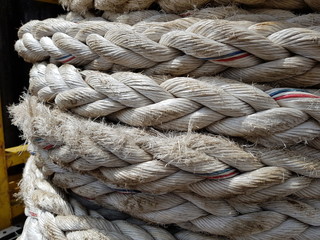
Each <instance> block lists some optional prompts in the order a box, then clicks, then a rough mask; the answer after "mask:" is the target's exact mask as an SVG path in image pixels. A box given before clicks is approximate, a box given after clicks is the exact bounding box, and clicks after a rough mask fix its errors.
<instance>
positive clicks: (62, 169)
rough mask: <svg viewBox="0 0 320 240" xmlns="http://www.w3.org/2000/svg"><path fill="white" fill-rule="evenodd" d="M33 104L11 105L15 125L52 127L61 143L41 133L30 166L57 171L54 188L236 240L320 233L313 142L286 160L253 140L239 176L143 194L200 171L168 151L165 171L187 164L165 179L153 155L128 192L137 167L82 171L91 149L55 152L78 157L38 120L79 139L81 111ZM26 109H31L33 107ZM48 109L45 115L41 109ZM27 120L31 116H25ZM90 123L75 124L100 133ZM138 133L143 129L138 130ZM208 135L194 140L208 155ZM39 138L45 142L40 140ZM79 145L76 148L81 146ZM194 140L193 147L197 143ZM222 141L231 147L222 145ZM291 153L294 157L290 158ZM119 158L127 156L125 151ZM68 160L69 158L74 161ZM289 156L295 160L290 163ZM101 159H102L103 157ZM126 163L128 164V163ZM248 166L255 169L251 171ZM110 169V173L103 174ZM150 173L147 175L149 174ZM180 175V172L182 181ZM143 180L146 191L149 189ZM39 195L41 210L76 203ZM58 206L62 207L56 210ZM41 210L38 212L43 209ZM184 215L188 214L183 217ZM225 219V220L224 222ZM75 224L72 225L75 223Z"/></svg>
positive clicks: (51, 172)
mask: <svg viewBox="0 0 320 240" xmlns="http://www.w3.org/2000/svg"><path fill="white" fill-rule="evenodd" d="M31 102H32V100H31ZM33 104H35V105H33V106H32V107H31V108H30V106H29V107H27V106H26V105H23V104H22V105H19V106H17V107H15V110H14V109H13V110H11V111H15V112H16V115H15V117H16V120H15V122H16V124H17V121H19V122H20V126H21V127H22V125H24V126H23V127H25V128H27V129H29V130H27V129H26V130H27V131H24V132H25V134H27V132H30V129H31V127H30V124H31V125H32V126H33V128H32V129H33V130H32V131H35V132H36V133H37V134H39V135H40V134H41V129H43V130H42V131H44V132H47V135H50V136H51V140H50V141H51V142H53V141H55V143H54V144H52V145H54V147H53V148H51V149H50V150H43V148H44V146H45V145H46V144H45V142H46V141H45V140H46V139H45V138H43V139H45V140H39V139H38V140H37V141H35V142H34V144H32V145H30V147H31V148H33V149H31V150H32V151H36V155H35V156H34V157H33V160H32V161H29V164H31V163H30V162H33V163H34V161H35V162H36V164H37V166H38V167H39V169H41V172H43V174H44V175H47V176H49V175H51V179H52V183H53V184H54V185H55V186H58V187H61V188H63V189H69V190H70V191H72V192H73V193H75V194H77V195H81V196H83V197H85V198H87V199H90V201H92V202H93V203H96V204H98V205H100V206H102V207H112V208H115V209H117V210H120V211H122V212H125V213H128V214H130V215H131V216H134V217H137V218H140V219H143V220H145V221H148V222H154V223H160V224H171V223H175V224H177V225H179V226H181V227H183V228H188V229H191V230H192V231H196V232H197V231H201V232H206V233H209V234H213V235H222V236H225V237H228V238H230V239H264V238H267V237H268V238H270V239H272V238H274V239H280V238H285V237H287V236H285V235H284V234H289V235H290V236H292V238H297V239H299V238H301V239H303V238H306V237H309V236H314V235H312V234H315V233H317V232H318V231H319V230H318V229H319V226H320V223H318V219H319V214H320V211H319V209H318V206H319V203H318V202H319V201H318V200H317V199H318V198H319V192H320V191H319V190H318V189H319V184H318V182H319V180H318V179H317V178H316V177H317V176H319V174H317V172H315V169H314V167H311V166H310V171H308V170H307V171H305V170H306V169H307V166H306V165H305V164H306V163H307V162H308V160H307V158H306V156H309V157H310V159H311V156H314V157H315V156H318V155H319V152H318V151H317V150H311V149H310V148H307V149H305V148H306V147H305V146H303V145H300V146H297V147H296V148H294V149H292V150H291V151H292V152H290V150H282V152H283V153H287V154H288V155H287V158H288V159H287V160H286V159H285V157H284V155H283V156H280V155H279V153H280V152H281V151H280V150H275V151H276V152H272V151H271V152H270V150H269V149H266V150H265V152H263V148H256V147H254V148H252V147H250V146H248V147H246V148H245V149H243V150H242V149H241V148H238V151H239V154H236V155H237V156H235V157H236V158H237V159H235V161H234V163H238V166H239V167H238V168H240V166H242V167H243V168H242V170H241V172H242V173H241V174H240V175H238V176H233V177H231V178H227V179H221V180H219V181H215V180H214V179H210V176H209V179H207V180H204V178H205V177H207V176H201V175H200V176H197V175H196V174H195V175H194V176H195V178H198V180H197V182H196V183H192V184H190V185H189V192H188V191H186V190H187V188H186V186H185V185H180V187H181V188H180V189H177V185H174V186H175V188H174V191H173V192H171V193H163V192H162V193H160V192H158V193H157V194H156V192H153V193H152V192H151V193H147V192H143V191H144V190H146V189H148V185H149V189H153V190H154V191H156V190H157V187H156V186H157V185H158V186H160V188H159V189H160V191H161V186H162V189H163V188H164V186H165V185H164V184H165V182H168V183H169V184H170V182H173V183H174V184H176V183H178V185H179V182H184V183H185V182H186V181H190V179H192V175H193V174H192V173H188V170H187V169H185V168H189V169H190V168H193V169H194V170H197V169H198V168H197V163H196V162H195V163H193V162H182V161H181V160H177V161H174V160H173V158H171V156H164V157H168V158H169V159H170V160H171V161H170V162H168V163H166V164H165V165H164V166H163V169H167V170H168V171H169V172H170V171H172V170H173V169H175V168H177V167H178V168H180V169H181V170H179V171H178V172H177V173H176V174H173V175H175V176H174V177H173V175H172V176H170V177H165V176H164V175H162V172H163V170H161V169H159V168H157V167H155V169H154V168H153V167H150V166H149V167H148V166H147V167H146V168H144V167H143V166H144V165H143V164H144V163H154V162H155V161H154V160H152V159H150V160H149V161H145V162H142V164H141V163H137V164H131V166H134V165H136V166H137V165H139V168H137V169H136V170H134V169H133V168H132V171H137V170H138V169H140V170H141V171H140V172H136V176H137V177H138V178H139V180H140V181H141V184H140V186H142V188H141V189H140V191H131V190H130V188H129V189H128V191H124V190H125V189H121V187H128V186H130V183H129V182H127V181H126V176H127V179H129V181H130V182H131V183H135V182H132V180H133V179H132V176H133V172H132V173H130V172H127V173H120V172H119V168H117V167H114V166H112V167H109V168H106V167H102V168H100V169H99V171H100V174H98V171H95V170H93V171H88V172H86V171H83V170H82V173H79V171H80V169H75V168H74V166H75V165H76V164H75V163H76V162H77V161H78V160H79V161H81V159H84V158H86V157H87V158H86V160H89V158H91V159H93V155H92V153H91V157H90V154H88V153H87V152H83V154H84V155H83V156H82V155H80V154H79V153H78V154H77V156H74V157H73V158H72V157H69V160H68V158H64V157H62V158H60V157H61V156H59V155H55V153H57V152H59V151H60V152H61V151H64V152H66V153H68V152H69V156H70V155H72V153H70V151H69V150H68V149H66V148H64V149H63V146H66V145H61V144H62V141H61V140H60V141H58V139H57V138H56V137H53V136H52V130H53V129H52V128H50V127H49V129H51V134H48V130H47V129H46V128H43V127H42V126H39V123H41V122H42V124H49V125H51V124H53V125H54V126H59V128H63V127H64V126H65V127H66V128H67V129H66V130H67V131H69V135H71V136H73V137H75V138H77V135H78V133H77V132H76V131H74V129H70V127H71V126H70V124H69V123H68V119H70V120H71V119H73V118H74V117H70V115H69V114H64V113H61V115H60V116H59V114H58V112H57V111H52V110H49V109H48V108H47V107H44V105H42V104H36V103H35V102H34V103H33ZM19 108H20V109H21V110H22V109H23V111H24V112H26V114H25V115H24V114H17V112H18V111H20V110H18V109H19ZM26 109H28V110H27V111H26ZM31 109H32V110H31ZM51 111H52V112H51ZM41 112H42V114H40V113H41ZM28 114H31V115H33V116H34V117H33V118H32V119H33V120H31V119H28V117H26V115H28ZM63 115H65V117H67V118H68V119H65V118H62V116H63ZM44 116H47V119H46V120H44V119H43V118H44ZM54 116H56V117H54ZM48 117H49V118H48ZM17 118H20V120H17ZM54 118H57V120H56V121H58V122H60V124H57V122H55V123H52V122H51V123H50V122H48V119H54ZM22 119H24V120H23V121H22ZM58 119H59V120H58ZM77 121H80V122H81V121H85V122H87V123H86V124H79V123H80V122H78V123H77ZM62 122H63V123H62ZM91 124H94V125H96V124H97V123H94V122H92V123H90V122H88V120H84V119H78V120H76V119H73V124H72V125H73V126H75V125H78V126H79V128H82V129H83V126H86V130H87V131H89V132H91V133H92V135H96V134H97V132H92V129H91V127H90V125H91ZM67 125H68V126H67ZM99 125H100V126H99V131H101V132H103V131H104V130H103V129H104V128H105V127H104V126H102V124H99ZM43 126H44V125H43ZM121 128H123V127H121ZM108 130H109V131H108V132H109V135H106V134H104V135H103V136H105V137H110V136H112V135H113V134H112V131H111V130H112V129H110V128H109V129H108ZM121 130H122V131H124V132H125V133H126V136H135V137H138V139H141V138H142V136H143V132H141V131H140V130H138V129H130V128H128V129H125V128H124V129H121ZM130 130H131V131H130ZM132 131H133V132H135V135H134V134H132ZM139 131H140V134H138V133H137V132H139ZM130 132H131V133H130ZM41 135H43V134H41ZM66 135H67V132H66V131H64V132H59V136H65V137H66ZM196 135H197V134H196ZM117 136H118V137H119V134H117ZM30 137H31V136H29V138H30ZM69 137H70V136H69ZM154 137H156V138H157V140H156V142H157V143H158V144H160V143H159V141H158V139H159V136H157V135H154ZM178 137H179V136H178ZM188 137H189V138H191V139H192V137H194V136H192V135H190V136H188ZM162 138H163V136H162ZM31 139H32V137H31ZM47 139H49V138H47ZM160 139H161V136H160ZM209 139H212V140H213V139H215V138H213V137H209V136H207V137H206V138H205V141H204V143H205V145H203V147H202V148H201V147H200V146H201V145H202V144H201V141H199V139H197V140H195V141H194V144H195V145H193V149H195V146H197V145H198V150H200V149H201V150H202V151H205V150H206V149H207V152H206V154H208V151H210V150H211V151H212V150H213V149H211V148H209V146H210V141H208V140H209ZM172 140H174V139H170V141H168V139H167V138H166V144H164V145H161V147H162V148H165V147H166V145H167V143H174V141H172ZM217 140H218V141H222V142H221V143H220V147H219V148H218V149H217V144H218V142H216V143H215V144H214V148H215V149H216V152H217V153H219V152H220V153H221V156H220V157H218V156H217V155H216V154H215V157H216V158H219V160H220V161H221V160H222V159H223V156H225V154H226V150H227V149H228V147H226V146H225V143H226V142H223V139H221V138H218V139H217ZM178 141H179V147H180V148H183V149H184V151H183V153H189V152H190V151H189V150H188V149H186V148H185V147H184V145H183V143H184V142H183V140H182V139H179V140H178ZM78 142H79V141H78ZM81 142H83V143H84V144H88V142H87V140H86V137H85V136H84V135H83V134H82V139H81ZM152 142H153V141H152V139H150V136H149V139H148V143H149V144H150V143H152ZM39 143H40V145H38V144H39ZM79 143H80V142H79ZM133 143H134V142H133V141H129V140H128V141H126V144H129V145H131V146H132V144H133ZM69 144H72V145H73V144H74V143H73V142H69ZM101 144H102V143H101ZM103 144H104V145H103V146H105V147H107V146H108V143H107V142H106V141H104V142H103ZM109 144H111V145H113V147H112V146H111V148H110V149H112V151H113V153H114V154H116V152H117V151H118V152H122V154H123V157H124V156H128V155H126V153H125V152H126V149H127V148H126V147H124V146H123V145H122V146H120V147H119V146H118V145H117V142H115V141H114V139H113V141H109ZM189 144H190V143H189ZM230 144H231V145H230ZM199 145H200V146H199ZM73 146H74V147H75V148H76V146H75V145H73ZM91 146H94V145H91ZM91 146H90V147H89V146H88V145H87V148H85V147H84V146H82V145H81V146H79V148H80V149H82V150H85V149H91ZM115 146H117V147H118V148H116V149H115ZM188 146H190V147H191V145H188ZM229 146H234V147H235V146H236V145H234V144H233V143H231V142H229ZM223 147H224V148H225V149H226V150H223V149H222V148H223ZM75 148H73V149H75ZM129 148H130V151H131V153H132V154H133V156H132V155H131V156H130V155H129V157H128V159H127V161H128V162H127V164H128V163H129V162H136V161H134V160H133V157H134V155H135V154H134V153H135V152H134V151H132V147H129ZM150 148H151V149H156V148H154V147H153V146H150ZM100 149H101V147H100ZM303 149H304V152H306V153H308V154H304V153H303V152H302V151H303ZM92 150H93V151H96V150H97V148H93V149H92ZM172 150H173V149H171V150H168V149H164V152H165V153H168V152H171V151H172ZM190 150H191V149H190ZM244 150H245V151H244ZM230 151H231V152H232V153H233V154H234V153H235V152H234V151H233V149H230ZM246 151H247V153H246ZM298 151H300V153H301V154H302V158H301V162H300V163H301V164H303V165H300V167H299V163H298V162H297V165H296V164H295V163H294V162H293V159H297V154H298ZM104 152H106V151H104ZM183 153H180V154H183ZM240 153H242V155H243V156H247V159H250V158H248V157H250V156H251V158H252V159H253V161H254V162H256V163H255V165H256V168H257V170H254V169H253V170H250V168H251V169H252V167H253V164H252V163H251V162H247V161H245V160H244V161H243V162H242V163H241V164H240V163H239V162H238V161H240V158H239V157H240ZM262 153H263V154H262ZM212 154H213V153H212ZM259 154H260V155H259ZM109 155H110V154H109ZM166 155H167V154H166ZM263 155H265V156H263ZM148 156H151V155H150V153H148ZM160 156H161V155H157V158H158V160H157V162H158V164H159V163H160V162H162V161H166V160H165V158H162V159H159V158H160ZM196 156H197V158H200V157H201V154H200V155H199V154H197V155H196ZM229 156H230V155H229ZM290 156H292V157H291V158H289V157H290ZM181 157H183V156H181ZM188 157H189V159H192V158H191V157H190V156H188ZM74 158H76V159H74ZM97 158H100V159H101V156H96V159H97ZM118 158H120V157H119V156H118ZM70 159H72V160H70ZM184 159H185V158H184ZM226 159H230V157H226ZM265 159H266V160H265ZM268 160H269V161H268ZM66 161H68V163H67V162H66ZM140 161H141V160H140ZM201 161H202V159H201ZM212 161H213V159H211V161H210V162H212ZM260 161H262V162H260ZM279 161H280V163H279ZM281 161H282V163H281ZM286 161H287V162H288V163H290V164H287V165H286V164H285V162H286ZM95 162H96V163H97V161H95ZM100 162H101V164H102V165H104V163H107V162H108V158H106V159H104V160H102V159H101V160H100ZM210 162H208V161H205V163H208V164H205V165H204V164H203V163H204V161H202V162H201V166H202V167H201V170H204V169H206V167H209V166H210ZM302 162H303V163H302ZM272 163H274V164H280V165H282V166H283V167H288V168H289V169H290V171H288V170H286V169H285V168H283V167H280V166H279V167H276V166H264V165H265V164H268V165H269V164H271V165H272ZM314 163H315V164H316V163H317V161H316V160H315V161H314ZM213 164H214V166H217V165H216V163H213ZM245 166H247V170H245V168H246V167H245ZM124 168H127V169H129V168H128V167H124ZM27 169H28V168H27ZM83 169H84V168H83ZM113 169H114V170H116V171H118V173H117V174H116V175H118V176H123V177H124V178H123V181H122V180H119V179H117V180H116V182H115V183H111V184H110V182H109V183H108V182H106V181H104V179H106V178H108V177H110V176H112V170H113ZM295 169H300V171H299V172H303V171H305V173H306V174H308V177H306V176H305V177H303V176H298V175H296V174H294V172H291V171H295ZM153 170H155V171H156V172H157V174H158V175H159V177H160V179H159V180H160V181H159V182H158V183H157V181H158V180H156V179H155V177H154V176H152V175H156V174H155V173H153V174H150V175H148V171H153ZM186 170H187V171H186ZM26 171H27V170H26ZM105 171H106V172H105ZM161 171H162V172H161ZM210 171H211V170H210ZM243 171H248V172H247V173H245V172H243ZM104 173H106V174H105V175H104ZM119 174H120V175H119ZM28 176H29V177H25V180H24V181H25V182H26V183H28V184H30V183H31V182H35V183H36V186H38V184H37V181H29V180H30V174H28ZM101 176H104V179H103V178H101ZM146 176H147V178H145V177H146ZM148 176H149V177H148ZM179 176H180V177H181V178H180V180H179ZM96 177H97V178H96ZM310 177H311V178H310ZM109 179H110V178H109ZM147 179H148V180H147ZM170 179H171V180H170ZM149 181H150V182H149ZM120 183H123V184H124V186H120ZM40 186H45V184H43V183H42V184H41V185H40ZM131 186H132V185H131ZM136 186H138V185H136ZM144 186H145V189H143V187H144ZM167 186H168V184H167ZM41 189H43V188H41ZM41 189H40V190H41ZM190 190H191V191H194V193H192V192H190ZM26 192H28V193H30V192H31V191H30V190H28V191H26ZM37 193H41V194H39V195H37V196H38V197H35V196H33V197H32V200H31V201H34V202H36V204H37V205H36V206H37V207H38V208H39V206H41V207H40V209H50V211H51V212H53V213H55V214H58V215H61V214H62V215H70V213H69V211H70V210H68V209H70V206H71V205H70V204H67V205H65V207H63V208H58V207H56V205H55V203H56V201H58V199H57V200H55V199H56V198H54V197H53V195H52V194H54V192H53V191H50V194H49V195H48V194H46V195H44V193H43V191H40V192H39V191H37ZM155 194H156V195H155ZM158 194H161V195H158ZM201 195H202V196H201ZM203 196H206V197H203ZM219 198H220V199H219ZM29 199H30V198H29ZM28 201H30V200H26V202H27V203H28ZM48 201H50V202H51V203H52V204H48ZM59 201H60V200H59ZM51 206H55V207H54V208H51ZM60 209H61V210H60ZM71 209H72V208H71ZM47 211H48V210H47ZM31 212H34V211H31ZM60 212H61V213H60ZM63 212H64V213H63ZM34 213H35V214H37V213H36V212H34ZM45 216H46V215H45ZM177 216H182V217H181V218H178V217H177ZM51 218H52V217H51ZM52 220H53V219H52ZM52 220H51V221H52ZM57 220H59V221H58V222H59V223H61V224H58V227H59V228H58V229H59V232H61V231H62V234H64V233H63V232H64V231H66V230H67V229H66V228H63V227H62V225H63V224H62V221H63V220H64V218H62V217H58V219H57ZM57 220H55V222H57ZM74 220H75V221H76V222H77V223H76V224H75V225H74V226H78V227H77V229H74V228H71V229H68V230H72V231H79V229H78V228H79V222H80V223H81V222H82V220H81V219H80V218H74ZM43 221H45V220H43ZM46 221H48V220H46ZM86 221H88V220H86ZM221 223H223V224H222V225H221ZM68 226H69V227H70V225H68ZM71 226H72V225H71ZM80 226H82V225H80ZM292 227H294V228H295V230H294V231H291V229H292ZM82 230H84V229H81V231H82ZM85 230H87V229H85ZM50 233H51V231H47V234H50ZM70 234H71V233H70ZM71 235H72V234H71ZM129 237H130V236H129ZM268 238H267V239H268ZM140 239H144V238H140ZM197 239H198V238H197ZM200 239H201V238H200ZM213 239H214V238H213Z"/></svg>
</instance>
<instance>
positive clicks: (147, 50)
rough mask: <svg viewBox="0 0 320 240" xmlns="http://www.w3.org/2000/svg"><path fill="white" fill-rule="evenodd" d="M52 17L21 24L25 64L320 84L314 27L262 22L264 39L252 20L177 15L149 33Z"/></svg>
mask: <svg viewBox="0 0 320 240" xmlns="http://www.w3.org/2000/svg"><path fill="white" fill-rule="evenodd" d="M319 16H320V15H318V14H316V17H315V18H316V19H317V21H316V22H314V23H313V24H318V22H319V19H320V18H319ZM305 18H310V17H308V16H306V17H305ZM299 19H300V18H299ZM55 20H56V21H53V24H51V27H49V26H50V21H51V20H50V19H49V20H47V22H46V23H47V24H46V28H44V29H43V24H44V22H41V23H38V22H37V23H31V24H30V25H31V26H26V27H22V30H21V31H20V33H19V36H20V39H19V40H18V41H17V42H16V44H15V48H16V50H17V52H18V53H19V55H20V56H22V57H23V58H24V59H25V61H28V62H39V61H42V60H46V59H48V58H50V61H51V62H53V63H55V64H61V63H70V64H73V65H75V66H81V67H84V68H86V69H93V70H94V69H95V70H101V71H107V70H112V71H119V69H120V70H121V69H126V70H128V69H129V70H133V69H135V70H137V69H139V70H142V69H145V71H144V73H145V74H147V75H154V74H170V75H175V76H180V75H186V74H188V75H189V76H203V75H214V74H217V73H220V72H221V73H222V76H224V77H228V78H234V79H237V80H241V81H244V82H250V83H251V82H276V84H281V82H282V81H283V82H284V83H285V84H288V83H289V81H292V84H293V85H294V86H297V85H300V86H301V87H305V86H314V85H317V84H318V83H319V81H318V78H317V77H316V76H318V74H319V70H320V66H319V64H318V61H319V57H318V56H319V46H318V43H317V42H316V41H314V39H315V38H318V37H320V33H319V31H318V30H319V29H317V28H315V27H313V28H312V29H308V28H305V27H303V26H302V25H300V24H298V23H295V22H292V21H291V20H290V21H289V20H288V21H289V22H272V23H265V25H266V31H267V33H266V34H268V35H267V36H262V35H263V34H262V32H263V30H262V29H263V27H262V26H263V23H257V24H258V25H257V24H256V23H255V22H249V21H227V20H221V19H220V20H201V19H197V18H181V19H176V20H173V21H169V22H160V23H159V22H155V23H152V22H151V23H149V25H148V24H147V25H146V26H148V28H147V29H146V28H145V27H142V25H144V24H140V25H139V23H138V24H136V25H134V26H129V25H126V24H122V23H111V22H105V21H86V22H83V23H78V24H77V23H73V22H68V21H66V20H62V19H59V20H58V19H55ZM300 20H301V19H300ZM300 20H297V21H300ZM45 21H46V20H45ZM309 21H310V20H309ZM142 22H144V21H142ZM310 24H312V23H310ZM27 25H28V24H27ZM270 25H271V26H270ZM48 29H50V30H48ZM213 29H214V30H213ZM255 30H257V31H255ZM103 36H104V37H103ZM235 36H237V37H235ZM191 45H192V47H190V46H191ZM290 86H291V85H290Z"/></svg>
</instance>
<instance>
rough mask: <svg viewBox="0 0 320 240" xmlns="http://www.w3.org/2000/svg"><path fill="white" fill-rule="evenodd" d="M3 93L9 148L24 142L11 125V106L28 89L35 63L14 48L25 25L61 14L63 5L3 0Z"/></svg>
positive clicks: (0, 46)
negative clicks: (9, 107)
mask: <svg viewBox="0 0 320 240" xmlns="http://www.w3.org/2000/svg"><path fill="white" fill-rule="evenodd" d="M0 2H1V4H0V8H1V10H0V60H1V62H0V96H1V103H2V116H3V125H4V134H5V147H6V148H8V147H13V146H17V145H20V144H21V143H22V140H21V139H20V138H19V136H20V135H21V133H20V132H19V131H18V129H17V128H16V127H14V126H12V125H11V122H10V118H9V116H8V111H7V107H8V106H9V105H11V104H13V103H18V102H19V96H20V95H21V94H22V92H23V91H26V89H27V88H28V82H29V79H28V75H29V70H30V68H31V66H32V65H31V64H28V63H25V62H24V61H23V59H22V58H21V57H19V56H18V54H17V53H16V52H15V50H14V43H15V41H16V40H17V39H18V37H17V31H18V29H19V27H20V26H21V25H23V24H24V23H26V22H28V21H30V20H33V19H38V20H43V19H46V18H50V17H54V18H55V17H57V16H58V15H59V14H62V13H64V10H63V9H62V7H61V6H59V5H57V4H51V3H46V2H39V1H34V0H1V1H0Z"/></svg>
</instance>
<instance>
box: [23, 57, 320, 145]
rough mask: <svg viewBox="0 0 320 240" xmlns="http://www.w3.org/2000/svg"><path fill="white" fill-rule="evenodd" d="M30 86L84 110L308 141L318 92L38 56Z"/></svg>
mask: <svg viewBox="0 0 320 240" xmlns="http://www.w3.org/2000/svg"><path fill="white" fill-rule="evenodd" d="M161 81H162V83H160V82H161ZM266 89H268V90H266ZM29 90H30V92H31V94H32V95H35V96H37V97H38V98H39V100H41V101H45V102H54V103H55V104H56V105H57V106H58V107H59V108H60V109H61V110H71V111H72V112H74V113H76V114H79V115H81V116H84V117H90V118H96V117H101V116H106V117H108V118H109V119H113V120H115V119H116V120H118V121H121V122H123V123H126V124H128V125H131V126H138V127H154V128H157V129H162V130H177V131H188V130H198V129H206V130H208V131H209V132H212V133H216V134H221V135H226V136H233V137H243V138H246V139H248V140H250V141H251V142H254V143H260V144H262V145H264V146H278V147H282V146H283V145H288V146H289V145H294V144H296V143H298V142H301V141H311V140H313V139H314V138H316V137H318V136H319V132H320V126H319V120H320V116H319V114H318V107H317V106H318V104H319V101H320V96H319V95H318V92H317V91H316V90H313V89H309V90H308V89H292V88H274V89H272V88H271V89H270V88H268V87H263V86H259V85H257V86H254V85H248V84H245V83H241V82H238V81H234V80H230V79H225V78H219V77H202V78H199V79H194V78H187V77H177V78H169V79H162V80H161V79H160V80H159V78H154V79H153V78H150V77H148V76H145V75H143V74H139V73H132V72H118V73H114V74H111V75H109V74H105V73H101V72H98V71H82V72H79V71H78V70H77V69H76V68H75V67H74V66H72V65H63V66H61V67H60V68H58V67H57V66H55V65H53V64H49V65H45V64H42V63H41V64H35V65H34V66H33V68H32V69H31V71H30V87H29Z"/></svg>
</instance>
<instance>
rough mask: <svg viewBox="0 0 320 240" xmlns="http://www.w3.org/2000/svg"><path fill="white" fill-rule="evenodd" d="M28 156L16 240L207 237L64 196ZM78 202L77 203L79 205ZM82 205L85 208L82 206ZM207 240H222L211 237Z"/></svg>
mask: <svg viewBox="0 0 320 240" xmlns="http://www.w3.org/2000/svg"><path fill="white" fill-rule="evenodd" d="M35 159H36V157H35V156H31V157H30V158H29V160H28V162H27V164H26V166H25V169H24V174H23V179H22V182H21V184H20V187H21V192H20V197H21V198H22V199H23V200H24V202H25V204H26V209H25V214H26V215H27V216H28V218H27V220H26V223H25V226H24V230H23V233H22V234H21V236H20V237H19V239H20V240H43V239H61V240H62V239H92V240H93V239H102V240H162V239H166V240H175V239H176V240H191V239H194V238H196V239H203V240H206V239H207V238H208V237H207V236H204V235H202V234H199V233H193V232H190V231H181V230H178V231H177V230H175V232H176V233H175V234H171V233H169V232H168V231H167V230H165V229H164V228H160V227H157V226H151V225H147V224H146V223H144V222H142V221H139V220H136V219H133V218H130V216H128V215H126V214H123V213H120V212H117V211H115V210H113V209H106V208H101V207H99V206H98V205H95V204H93V203H90V202H89V201H87V200H83V199H79V198H74V197H70V196H66V195H65V193H63V191H62V190H60V189H59V188H57V187H56V186H54V185H52V183H51V182H50V181H49V180H48V179H46V178H45V176H44V175H43V174H42V173H41V171H40V170H39V169H38V168H37V167H36V165H35ZM79 200H80V201H79ZM83 203H85V205H83ZM210 239H222V238H220V237H218V236H217V237H214V236H212V238H210Z"/></svg>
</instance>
